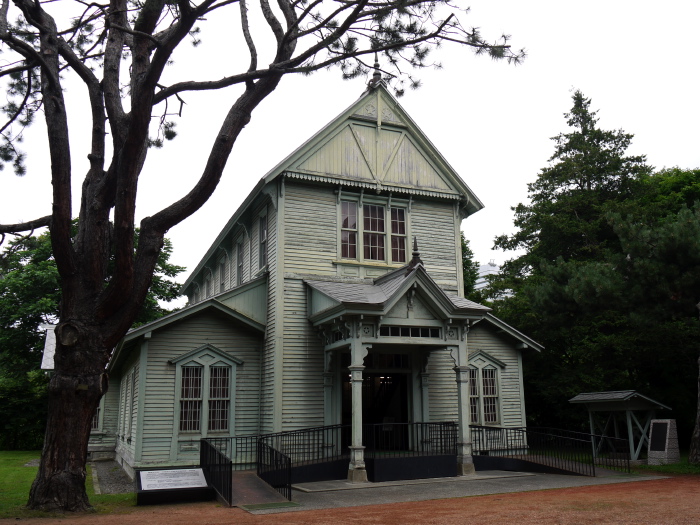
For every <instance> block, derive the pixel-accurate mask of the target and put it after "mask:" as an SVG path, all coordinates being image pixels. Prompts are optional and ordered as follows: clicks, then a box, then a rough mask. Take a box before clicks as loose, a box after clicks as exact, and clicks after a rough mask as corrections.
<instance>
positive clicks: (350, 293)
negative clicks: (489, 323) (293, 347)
mask: <svg viewBox="0 0 700 525" xmlns="http://www.w3.org/2000/svg"><path fill="white" fill-rule="evenodd" d="M304 282H305V283H306V284H307V285H309V286H310V287H311V288H312V289H314V290H316V291H318V292H320V293H322V294H323V295H325V296H326V297H327V298H329V299H330V302H329V303H327V304H326V305H325V306H326V307H325V308H322V309H319V310H315V311H314V310H312V313H311V316H310V317H311V318H313V319H318V318H319V316H321V317H322V316H323V314H329V313H332V311H334V310H346V309H352V308H357V309H362V310H376V311H377V313H380V312H382V311H384V310H387V309H388V308H389V307H390V306H391V305H392V304H393V303H394V301H395V299H396V298H398V297H399V296H401V295H403V294H404V293H406V292H407V291H408V290H409V289H410V288H411V287H412V286H414V285H416V284H418V283H420V284H418V286H420V288H421V289H422V290H423V291H424V292H426V293H427V294H428V295H430V296H432V297H433V298H434V299H435V300H436V302H438V303H441V304H442V305H443V306H444V308H445V310H446V311H448V312H449V313H455V314H479V315H483V314H485V313H487V312H490V311H491V308H489V307H487V306H483V305H481V304H478V303H475V302H473V301H470V300H468V299H465V298H463V297H459V296H457V295H454V294H451V293H448V292H445V291H444V290H443V289H442V288H440V287H439V286H438V285H437V283H435V281H434V280H433V279H432V278H431V277H430V275H429V274H428V272H427V271H426V270H425V267H424V266H423V263H422V262H418V263H417V264H414V263H412V264H408V265H406V266H404V267H402V268H398V269H396V270H394V271H393V272H390V273H388V274H386V275H383V276H382V277H379V278H377V279H374V282H372V283H357V282H338V281H335V280H334V281H318V280H305V281H304Z"/></svg>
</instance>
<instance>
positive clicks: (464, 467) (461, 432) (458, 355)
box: [450, 338, 474, 476]
mask: <svg viewBox="0 0 700 525" xmlns="http://www.w3.org/2000/svg"><path fill="white" fill-rule="evenodd" d="M465 339H466V338H465ZM450 352H451V354H452V359H454V361H455V365H456V366H455V367H454V369H453V370H454V371H455V373H456V374H457V419H458V435H457V469H458V470H457V473H458V475H460V476H466V475H469V474H474V461H473V459H472V443H471V433H470V431H469V421H470V413H469V367H468V366H467V345H466V340H465V341H463V342H461V343H460V345H459V346H453V347H450Z"/></svg>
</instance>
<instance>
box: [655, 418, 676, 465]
mask: <svg viewBox="0 0 700 525" xmlns="http://www.w3.org/2000/svg"><path fill="white" fill-rule="evenodd" d="M647 458H648V459H647V463H648V464H649V465H667V464H669V463H678V462H679V461H680V460H681V454H680V451H679V450H678V432H677V431H676V420H675V419H652V420H651V426H650V427H649V448H648V449H647Z"/></svg>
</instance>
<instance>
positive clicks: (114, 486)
mask: <svg viewBox="0 0 700 525" xmlns="http://www.w3.org/2000/svg"><path fill="white" fill-rule="evenodd" d="M90 466H91V467H92V481H93V486H94V487H95V493H96V494H127V493H129V492H134V491H135V490H136V488H135V486H134V482H133V481H132V480H131V479H130V478H129V476H127V475H126V472H124V471H123V470H122V468H121V467H120V466H119V464H118V463H117V462H116V461H93V462H91V463H90ZM96 480H97V481H96Z"/></svg>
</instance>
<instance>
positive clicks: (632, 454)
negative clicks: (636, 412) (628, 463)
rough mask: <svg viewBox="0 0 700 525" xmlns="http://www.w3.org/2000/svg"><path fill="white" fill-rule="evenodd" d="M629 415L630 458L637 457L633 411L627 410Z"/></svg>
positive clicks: (626, 412)
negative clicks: (635, 452)
mask: <svg viewBox="0 0 700 525" xmlns="http://www.w3.org/2000/svg"><path fill="white" fill-rule="evenodd" d="M625 414H626V415H627V437H628V439H629V445H630V459H637V458H636V457H635V454H634V431H633V430H632V411H631V410H626V411H625Z"/></svg>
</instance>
